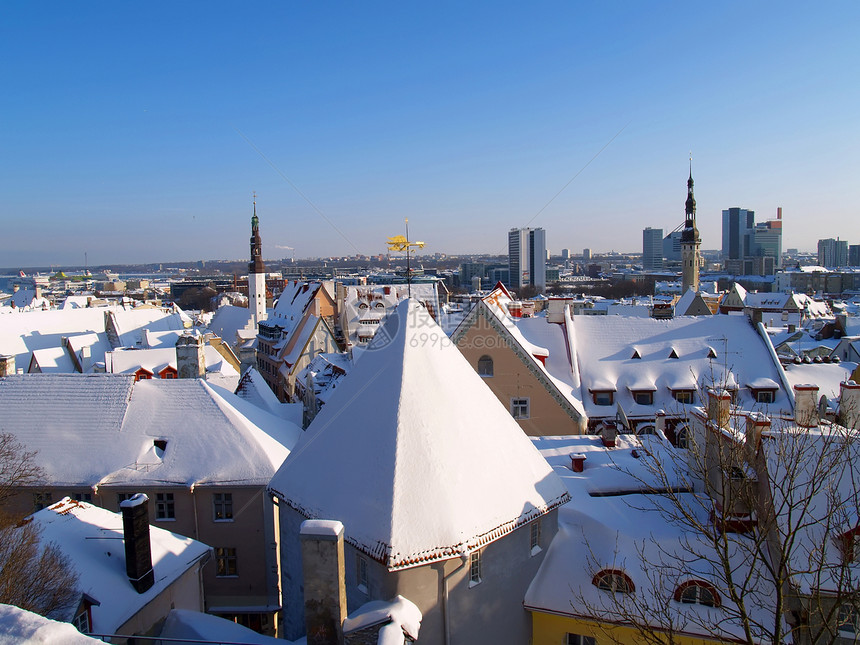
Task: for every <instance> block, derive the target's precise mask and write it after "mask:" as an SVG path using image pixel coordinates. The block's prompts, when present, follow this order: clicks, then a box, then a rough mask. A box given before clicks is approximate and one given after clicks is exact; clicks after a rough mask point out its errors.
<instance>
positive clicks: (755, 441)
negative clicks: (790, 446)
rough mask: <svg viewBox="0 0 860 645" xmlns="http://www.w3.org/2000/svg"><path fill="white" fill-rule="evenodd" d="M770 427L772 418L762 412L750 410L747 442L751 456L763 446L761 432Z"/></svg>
mask: <svg viewBox="0 0 860 645" xmlns="http://www.w3.org/2000/svg"><path fill="white" fill-rule="evenodd" d="M769 429H770V419H768V418H767V417H766V416H765V415H763V414H762V413H761V412H750V413H749V414H748V415H747V427H746V444H747V451H748V452H749V454H750V456H752V455H753V454H755V452H756V451H757V450H758V449H759V446H761V433H762V432H765V431H766V430H769Z"/></svg>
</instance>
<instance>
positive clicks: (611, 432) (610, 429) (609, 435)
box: [600, 421, 618, 448]
mask: <svg viewBox="0 0 860 645" xmlns="http://www.w3.org/2000/svg"><path fill="white" fill-rule="evenodd" d="M600 438H601V440H602V441H603V446H604V447H605V448H614V447H615V440H616V439H617V438H618V428H616V427H615V422H614V421H604V422H603V430H601V431H600Z"/></svg>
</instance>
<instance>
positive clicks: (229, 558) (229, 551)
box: [215, 546, 239, 578]
mask: <svg viewBox="0 0 860 645" xmlns="http://www.w3.org/2000/svg"><path fill="white" fill-rule="evenodd" d="M237 572H238V568H237V567H236V549H235V548H234V547H224V546H220V547H218V548H216V549H215V575H216V576H217V577H218V578H229V577H233V576H238V575H239V574H238V573H237Z"/></svg>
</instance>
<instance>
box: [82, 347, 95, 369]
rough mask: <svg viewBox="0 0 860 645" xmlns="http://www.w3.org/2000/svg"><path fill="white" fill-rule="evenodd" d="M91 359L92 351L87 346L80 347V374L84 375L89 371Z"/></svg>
mask: <svg viewBox="0 0 860 645" xmlns="http://www.w3.org/2000/svg"><path fill="white" fill-rule="evenodd" d="M92 357H93V350H92V348H91V347H90V346H89V345H87V346H86V347H81V372H83V373H86V372H87V370H88V369H90V366H91V365H92V362H93V361H92Z"/></svg>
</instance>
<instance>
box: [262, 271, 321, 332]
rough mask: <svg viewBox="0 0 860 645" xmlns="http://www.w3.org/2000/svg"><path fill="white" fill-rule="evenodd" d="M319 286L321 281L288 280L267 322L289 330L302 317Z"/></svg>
mask: <svg viewBox="0 0 860 645" xmlns="http://www.w3.org/2000/svg"><path fill="white" fill-rule="evenodd" d="M321 288H322V283H321V282H302V281H299V280H293V281H292V282H289V281H288V282H287V283H286V285H284V291H283V292H282V293H281V295H280V296H279V297H278V301H277V302H276V303H275V307H274V309H273V310H272V313H271V314H270V315H269V317H268V319H267V322H268V323H270V324H273V325H281V326H284V327H285V328H286V330H287V331H291V330H292V328H293V326H294V325H295V323H297V322H298V321H300V320H301V319H302V317H303V316H304V313H305V311H306V310H307V308H308V306H309V305H310V303H311V302H313V300H314V298H315V297H316V295H317V292H318V291H319V290H320V289H321Z"/></svg>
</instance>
